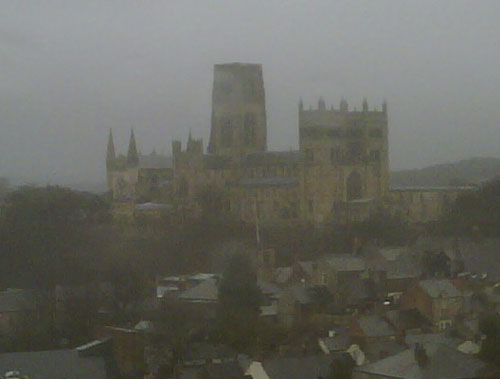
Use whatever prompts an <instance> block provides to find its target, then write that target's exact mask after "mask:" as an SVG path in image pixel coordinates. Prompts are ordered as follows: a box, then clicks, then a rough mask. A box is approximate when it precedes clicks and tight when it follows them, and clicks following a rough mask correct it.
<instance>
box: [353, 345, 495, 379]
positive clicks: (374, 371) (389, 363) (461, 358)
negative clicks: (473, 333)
mask: <svg viewBox="0 0 500 379" xmlns="http://www.w3.org/2000/svg"><path fill="white" fill-rule="evenodd" d="M424 348H425V351H426V355H427V357H428V361H427V363H425V364H421V365H419V363H418V362H417V361H416V359H415V352H414V350H413V349H407V350H405V351H403V352H401V353H399V354H396V355H393V356H390V357H387V358H384V359H381V360H379V361H376V362H374V363H369V364H366V365H362V366H358V367H356V368H355V369H354V372H358V373H365V374H370V375H373V376H380V377H390V378H405V379H432V378H449V379H452V378H457V379H458V378H494V377H497V376H496V375H497V374H498V371H497V370H495V369H494V368H491V367H490V366H488V365H487V364H486V363H484V362H482V361H480V360H479V359H477V358H474V357H472V356H469V355H467V354H464V353H461V352H459V351H458V350H456V349H454V348H450V347H448V346H446V345H442V344H426V345H424Z"/></svg>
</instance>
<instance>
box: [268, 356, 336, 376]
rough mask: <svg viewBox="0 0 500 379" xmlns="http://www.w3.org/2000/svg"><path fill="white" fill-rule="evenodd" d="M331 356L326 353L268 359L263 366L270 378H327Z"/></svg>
mask: <svg viewBox="0 0 500 379" xmlns="http://www.w3.org/2000/svg"><path fill="white" fill-rule="evenodd" d="M330 363H331V358H330V357H328V356H326V355H324V354H323V355H313V356H302V357H280V358H273V359H266V360H264V361H263V362H262V366H263V368H264V370H265V372H266V374H267V375H268V377H269V379H304V378H311V379H312V378H326V377H327V375H329V373H330Z"/></svg>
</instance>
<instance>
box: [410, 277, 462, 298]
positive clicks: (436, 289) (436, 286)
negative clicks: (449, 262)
mask: <svg viewBox="0 0 500 379" xmlns="http://www.w3.org/2000/svg"><path fill="white" fill-rule="evenodd" d="M419 286H420V287H421V288H422V289H423V290H424V291H425V292H426V293H427V294H428V295H429V296H430V297H432V298H437V297H458V296H461V293H460V291H459V290H458V289H457V287H455V286H454V285H453V283H452V282H451V281H450V280H447V279H442V280H432V279H429V280H421V281H420V282H419Z"/></svg>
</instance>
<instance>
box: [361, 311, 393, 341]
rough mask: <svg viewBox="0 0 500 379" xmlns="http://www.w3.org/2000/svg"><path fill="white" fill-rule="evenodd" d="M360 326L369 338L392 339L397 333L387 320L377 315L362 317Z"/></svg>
mask: <svg viewBox="0 0 500 379" xmlns="http://www.w3.org/2000/svg"><path fill="white" fill-rule="evenodd" d="M358 325H359V327H360V328H361V330H362V331H363V333H364V334H365V335H366V336H367V337H390V336H394V335H396V331H395V330H394V328H393V327H392V326H391V324H389V323H388V322H387V321H386V320H384V319H383V318H382V317H380V316H377V315H367V316H360V317H359V318H358Z"/></svg>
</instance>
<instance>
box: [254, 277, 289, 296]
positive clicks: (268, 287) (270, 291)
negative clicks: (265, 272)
mask: <svg viewBox="0 0 500 379" xmlns="http://www.w3.org/2000/svg"><path fill="white" fill-rule="evenodd" d="M257 285H258V286H259V288H260V290H261V291H262V293H263V294H264V295H271V296H272V297H279V296H280V295H281V294H282V293H283V290H282V289H281V288H279V287H278V286H277V285H275V284H273V283H270V282H268V281H265V280H260V281H259V282H258V283H257Z"/></svg>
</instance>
